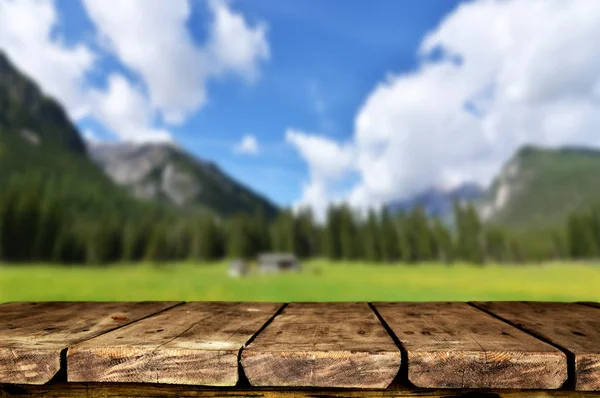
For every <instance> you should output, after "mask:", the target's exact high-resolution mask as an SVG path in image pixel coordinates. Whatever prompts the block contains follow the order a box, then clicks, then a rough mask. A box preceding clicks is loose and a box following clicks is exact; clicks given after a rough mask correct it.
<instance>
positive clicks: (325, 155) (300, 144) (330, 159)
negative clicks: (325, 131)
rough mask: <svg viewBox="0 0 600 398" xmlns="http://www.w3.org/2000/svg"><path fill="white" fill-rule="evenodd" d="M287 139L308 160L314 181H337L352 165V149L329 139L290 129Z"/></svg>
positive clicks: (286, 135) (286, 134)
mask: <svg viewBox="0 0 600 398" xmlns="http://www.w3.org/2000/svg"><path fill="white" fill-rule="evenodd" d="M285 139H286V141H287V142H289V143H290V144H292V145H294V146H295V147H296V149H297V150H298V151H299V152H300V154H301V156H302V157H303V158H304V159H306V161H307V162H308V165H309V169H310V173H311V176H312V178H313V179H319V180H325V181H332V182H333V181H336V180H338V179H339V178H340V177H342V176H343V174H344V173H345V172H346V171H347V169H348V168H349V167H350V166H351V165H352V156H353V154H352V150H351V148H350V147H343V146H341V145H339V144H337V143H336V142H335V141H333V140H331V139H329V138H327V137H324V136H318V135H315V134H310V133H305V132H302V131H300V130H295V129H288V130H287V132H286V133H285Z"/></svg>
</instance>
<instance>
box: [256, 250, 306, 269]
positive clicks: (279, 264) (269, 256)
mask: <svg viewBox="0 0 600 398" xmlns="http://www.w3.org/2000/svg"><path fill="white" fill-rule="evenodd" d="M301 268H302V267H301V266H300V263H299V262H298V259H297V258H296V256H294V255H293V254H292V253H263V254H261V255H260V256H258V270H259V272H261V273H275V272H294V271H296V272H297V271H300V270H301Z"/></svg>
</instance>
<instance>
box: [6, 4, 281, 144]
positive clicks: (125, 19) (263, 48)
mask: <svg viewBox="0 0 600 398" xmlns="http://www.w3.org/2000/svg"><path fill="white" fill-rule="evenodd" d="M83 2H84V6H85V9H86V11H87V13H88V14H89V16H90V19H91V20H92V22H93V23H94V25H95V27H96V29H97V31H98V38H97V44H98V45H99V49H100V50H102V51H103V52H108V53H111V54H113V55H115V56H116V57H117V58H118V59H119V60H120V61H121V62H122V63H123V64H124V65H125V66H126V67H127V68H129V69H130V70H131V71H132V72H133V73H134V74H135V75H136V77H138V78H139V80H140V85H139V86H138V85H134V84H132V82H131V81H130V80H129V79H127V78H126V77H125V76H124V75H121V74H112V75H111V76H107V78H108V81H107V87H106V89H105V90H99V89H97V88H94V87H92V86H90V84H89V81H87V80H86V74H87V73H89V72H91V71H92V70H93V68H94V67H96V65H97V64H96V63H95V61H96V59H97V58H99V56H100V53H96V52H95V51H93V50H92V49H91V47H90V45H89V43H84V42H83V41H81V42H80V43H78V44H76V45H66V44H64V42H63V40H61V39H60V27H59V23H60V22H61V21H59V15H58V13H57V8H56V4H55V3H54V2H53V1H51V0H0V50H2V51H5V52H6V53H7V54H8V56H9V57H10V59H11V60H12V61H13V62H14V63H15V65H16V66H17V68H19V69H20V70H21V71H23V72H24V73H25V74H27V75H28V76H30V77H32V78H33V79H34V80H35V81H36V82H37V83H38V84H39V85H40V86H41V88H42V90H43V91H44V92H45V93H47V94H49V95H51V96H53V97H55V98H56V99H58V100H59V101H60V102H61V103H62V104H63V105H64V106H65V107H66V109H67V111H68V113H69V115H70V117H71V118H72V119H74V120H80V119H82V118H85V117H92V118H94V119H96V120H97V121H99V122H101V123H102V124H104V127H106V128H107V130H109V131H111V132H112V133H114V134H115V135H116V136H118V137H120V138H122V139H126V140H130V141H132V140H134V141H144V140H152V141H155V140H161V141H164V140H170V139H171V138H170V137H171V134H170V133H169V131H167V130H164V129H156V128H155V127H153V126H156V125H157V121H162V122H164V123H166V124H168V125H181V124H183V123H184V122H185V121H186V120H187V118H188V117H189V116H190V114H191V113H194V112H196V111H198V109H200V107H201V106H202V105H203V104H204V102H205V101H206V83H207V80H208V79H210V78H216V77H218V76H221V75H224V74H233V75H235V76H241V77H242V78H243V79H244V80H247V81H252V80H255V79H256V78H257V77H258V75H259V66H260V63H261V62H262V61H265V60H267V59H268V58H269V45H268V42H267V38H266V31H267V28H266V25H265V24H264V23H262V22H260V23H258V24H256V25H255V26H251V25H249V24H248V23H247V21H246V20H245V19H244V16H243V15H242V14H240V13H239V12H236V11H234V10H233V9H231V8H230V7H229V3H227V2H225V1H223V0H214V1H211V2H210V3H206V4H207V5H208V7H209V10H210V11H211V14H212V21H210V22H209V23H208V38H207V41H206V43H204V44H203V45H200V44H197V43H195V42H194V40H193V39H192V36H191V34H190V31H189V29H188V26H187V24H188V22H189V19H190V18H191V17H193V15H192V9H191V7H190V3H189V2H188V1H187V0H173V1H163V0H128V1H116V2H113V1H110V2H109V1H104V0H83ZM57 32H58V34H57ZM94 72H96V73H97V72H100V73H102V71H101V70H97V71H94Z"/></svg>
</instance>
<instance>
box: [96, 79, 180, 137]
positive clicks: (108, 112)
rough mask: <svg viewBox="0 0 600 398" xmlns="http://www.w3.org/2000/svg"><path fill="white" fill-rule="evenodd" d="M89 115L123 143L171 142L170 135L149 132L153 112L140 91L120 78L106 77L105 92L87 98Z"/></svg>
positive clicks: (151, 129) (160, 130)
mask: <svg viewBox="0 0 600 398" xmlns="http://www.w3.org/2000/svg"><path fill="white" fill-rule="evenodd" d="M90 98H91V103H92V104H93V106H92V115H93V116H94V117H95V118H96V119H97V120H99V121H100V122H101V123H102V124H103V125H104V126H105V127H106V128H107V129H109V130H111V131H114V132H118V135H119V138H121V139H122V140H125V141H138V142H146V141H155V142H165V141H171V134H170V133H169V132H168V131H166V130H162V129H155V128H152V127H151V126H152V124H153V122H152V121H153V119H154V117H155V112H154V111H153V109H152V107H151V106H150V105H149V103H148V99H147V98H146V97H145V96H144V94H143V93H142V91H141V88H140V87H135V86H133V85H132V84H131V83H130V82H129V81H128V80H127V79H126V78H124V77H123V76H122V75H119V74H113V75H110V76H109V77H108V87H107V89H106V91H103V92H99V91H95V92H93V93H91V94H90Z"/></svg>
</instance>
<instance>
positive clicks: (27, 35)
mask: <svg viewBox="0 0 600 398" xmlns="http://www.w3.org/2000/svg"><path fill="white" fill-rule="evenodd" d="M58 22H59V20H58V15H57V13H56V10H55V9H54V6H53V3H51V2H49V1H43V0H18V1H16V0H0V50H2V51H4V52H6V54H8V56H9V57H10V59H11V61H12V62H13V63H14V64H15V66H16V67H17V68H18V69H19V70H21V71H23V72H24V73H25V74H27V75H28V76H31V77H32V78H33V79H34V80H35V81H36V82H37V83H39V84H40V86H41V87H42V90H43V91H44V93H46V94H48V95H50V96H52V97H54V98H56V99H57V100H59V101H60V102H61V103H62V104H63V105H64V106H65V107H66V109H67V112H68V113H69V115H70V116H71V117H72V118H79V117H83V116H85V115H86V113H87V112H88V107H87V106H86V105H87V104H86V102H85V98H84V97H85V95H84V87H83V86H84V79H85V73H86V72H87V71H88V70H89V69H90V68H91V67H92V65H93V63H94V60H95V55H94V54H93V52H92V51H91V50H90V49H88V48H87V47H86V46H84V45H81V44H78V45H75V46H67V45H66V44H64V43H62V42H61V41H60V40H59V39H52V36H51V32H52V29H53V28H54V27H55V26H56V25H57V24H58Z"/></svg>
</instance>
